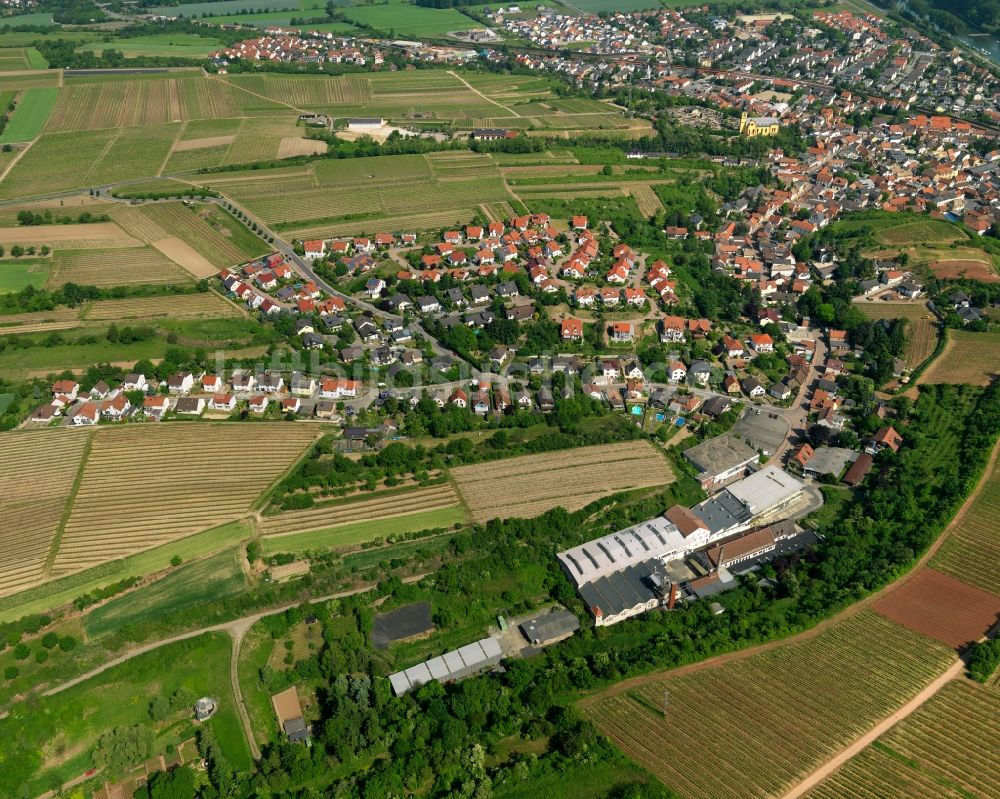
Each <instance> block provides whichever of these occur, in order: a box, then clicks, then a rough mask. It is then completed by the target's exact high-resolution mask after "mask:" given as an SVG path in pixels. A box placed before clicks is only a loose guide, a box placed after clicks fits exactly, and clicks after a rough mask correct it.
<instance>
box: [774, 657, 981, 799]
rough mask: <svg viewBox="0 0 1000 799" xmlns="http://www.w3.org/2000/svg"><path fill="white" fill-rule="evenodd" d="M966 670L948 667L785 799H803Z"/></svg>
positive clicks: (962, 665) (960, 665) (959, 664)
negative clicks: (800, 798)
mask: <svg viewBox="0 0 1000 799" xmlns="http://www.w3.org/2000/svg"><path fill="white" fill-rule="evenodd" d="M964 669H965V663H964V661H962V660H961V659H956V660H955V662H954V663H952V664H951V666H949V667H948V670H947V671H946V672H945V673H944V674H942V675H940V676H939V677H938V678H937V679H935V680H934V682H932V683H930V684H929V685H927V686H926V687H925V688H924V689H923V690H922V691H921V692H920V693H919V694H917V695H916V696H915V697H913V699H911V700H910V701H909V702H907V703H906V704H905V705H903V706H902V707H901V708H900V709H899V710H897V711H896V712H895V713H893V714H892V715H891V716H888V717H886V718H884V719H882V721H880V722H879V723H878V724H876V725H875V726H874V727H872V728H871V729H870V730H869V731H868V732H866V733H865V734H864V735H862V736H861V737H860V738H858V739H857V740H856V741H855V742H854V743H852V744H851V745H850V746H848V747H847V748H846V749H843V750H841V752H839V753H838V754H837V756H836V757H834V758H833V759H832V760H828V761H827V762H826V763H824V764H823V765H822V766H820V767H819V768H818V769H816V771H814V772H813V773H812V774H810V775H809V776H808V777H806V778H805V779H804V780H802V782H800V783H799V784H798V785H796V786H795V787H794V788H792V790H790V791H788V793H786V794H785V795H784V796H783V797H782V799H798V798H799V797H800V796H804V795H805V794H806V793H807V792H808V791H810V790H811V789H813V788H815V787H816V786H817V785H819V783H821V782H822V781H823V780H825V779H826V778H827V777H829V776H830V775H831V774H833V772H835V771H836V770H837V769H838V768H840V767H841V766H842V765H844V763H846V762H847V761H848V760H850V759H851V758H852V757H854V756H855V755H857V754H859V753H860V752H861V751H862V750H863V749H864V748H865V747H866V746H868V745H869V744H871V743H872V742H874V741H875V740H876V739H878V738H879V737H881V736H882V735H884V734H885V733H887V732H888V731H889V730H890V729H892V727H894V726H895V725H896V724H898V723H899V722H900V721H902V720H903V719H905V718H906V717H907V716H909V715H910V714H911V713H913V712H914V711H915V710H917V709H919V708H920V707H922V706H923V704H924V703H925V702H926V701H927V700H928V699H930V698H931V697H932V696H934V695H935V694H936V693H937V692H938V691H940V690H941V689H942V688H944V686H945V685H947V684H948V683H949V682H951V681H952V680H954V679H955V678H956V677H960V676H961V675H962V671H963V670H964Z"/></svg>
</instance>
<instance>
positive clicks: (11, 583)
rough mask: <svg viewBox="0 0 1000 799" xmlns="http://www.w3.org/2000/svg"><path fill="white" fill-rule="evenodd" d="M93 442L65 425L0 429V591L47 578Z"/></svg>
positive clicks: (15, 588) (4, 591) (7, 590)
mask: <svg viewBox="0 0 1000 799" xmlns="http://www.w3.org/2000/svg"><path fill="white" fill-rule="evenodd" d="M74 432H75V431H74ZM89 442H90V437H89V436H88V435H87V434H85V433H82V434H76V435H74V434H70V435H66V434H65V431H61V430H40V431H30V432H29V431H19V432H10V433H0V482H2V484H3V485H4V523H3V525H0V549H2V550H3V553H4V568H3V572H2V573H0V596H6V595H7V594H11V593H14V592H16V591H19V590H22V589H25V588H28V587H30V586H32V585H34V584H37V583H39V582H41V581H42V579H43V578H44V575H45V567H46V559H47V558H48V557H49V550H50V549H51V547H52V544H53V541H54V540H55V538H56V536H57V531H58V529H59V526H60V524H61V522H62V520H63V516H64V513H65V510H66V504H67V497H68V496H69V495H70V492H71V490H72V488H73V484H74V481H75V480H76V479H77V473H78V472H79V470H80V467H81V464H82V462H83V460H84V458H85V457H86V452H87V449H88V447H89Z"/></svg>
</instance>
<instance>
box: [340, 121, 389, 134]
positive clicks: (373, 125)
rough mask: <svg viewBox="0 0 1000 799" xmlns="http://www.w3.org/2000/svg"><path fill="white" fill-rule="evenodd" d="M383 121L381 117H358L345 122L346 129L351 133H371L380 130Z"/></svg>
mask: <svg viewBox="0 0 1000 799" xmlns="http://www.w3.org/2000/svg"><path fill="white" fill-rule="evenodd" d="M384 124H385V120H384V119H382V118H381V117H359V118H355V119H348V120H347V129H348V130H349V131H351V132H352V133H372V132H373V131H376V130H381V128H382V126H383V125H384Z"/></svg>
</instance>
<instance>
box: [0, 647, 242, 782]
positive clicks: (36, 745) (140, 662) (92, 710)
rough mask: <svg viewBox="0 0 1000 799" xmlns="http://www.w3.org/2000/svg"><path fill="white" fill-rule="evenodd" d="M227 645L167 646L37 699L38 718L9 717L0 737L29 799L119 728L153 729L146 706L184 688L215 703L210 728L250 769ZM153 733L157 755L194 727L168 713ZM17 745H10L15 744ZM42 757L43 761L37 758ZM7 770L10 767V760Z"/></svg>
mask: <svg viewBox="0 0 1000 799" xmlns="http://www.w3.org/2000/svg"><path fill="white" fill-rule="evenodd" d="M230 650H231V644H230V640H229V637H228V636H227V635H225V634H222V633H214V634H207V635H204V636H200V637H198V638H195V639H191V640H189V641H182V642H179V643H174V644H169V645H167V646H164V647H162V648H160V649H157V650H156V651H155V652H150V653H147V654H144V655H140V656H138V657H136V658H133V659H132V660H129V661H128V662H126V663H122V664H120V665H118V666H115V667H113V668H111V669H108V670H107V671H106V672H104V673H102V674H100V675H98V676H96V677H93V678H92V679H90V680H86V681H85V682H82V683H80V684H78V685H75V686H73V687H72V688H69V689H67V690H66V691H64V692H61V693H58V694H56V695H54V696H48V697H41V698H39V699H37V700H35V702H36V703H37V704H36V705H35V708H36V709H35V711H34V712H32V713H29V714H24V713H12V714H11V715H10V716H9V717H7V718H5V719H2V720H0V735H2V736H3V739H4V740H5V741H6V742H8V747H7V752H8V753H13V754H14V757H15V758H16V766H15V765H13V764H10V765H9V766H5V767H10V768H15V767H16V768H17V769H18V771H17V772H15V773H17V774H19V775H23V780H24V782H23V785H24V787H25V789H26V791H28V795H29V796H38V795H41V794H42V793H44V792H45V791H46V790H48V788H47V786H48V785H51V784H52V782H51V780H52V779H56V781H57V782H59V783H60V784H62V783H65V782H66V781H68V780H70V779H73V778H76V777H78V776H79V775H81V774H83V773H84V772H85V771H86V770H87V769H89V768H90V767H91V766H92V765H93V762H92V758H91V751H92V749H93V745H94V742H95V741H96V740H97V738H98V737H99V736H100V735H102V734H103V733H105V732H107V731H108V730H110V729H112V728H114V727H117V726H132V725H136V724H143V725H145V724H151V722H150V720H149V702H150V700H151V699H152V698H153V697H154V696H166V697H169V696H171V695H172V694H173V693H174V692H175V691H176V690H177V689H178V688H181V687H183V688H185V689H186V690H187V691H190V692H191V693H192V694H193V695H194V696H214V697H217V698H218V699H219V710H218V711H217V712H216V714H215V716H213V717H212V719H211V720H210V721H208V722H207V724H209V725H210V726H211V728H212V730H213V732H214V733H215V737H216V738H217V740H218V742H219V745H220V746H221V748H222V750H223V751H224V752H225V754H226V757H227V758H228V759H230V760H231V761H232V763H233V765H234V767H236V768H240V769H245V768H249V766H250V765H251V762H252V761H251V759H250V752H249V751H248V747H247V743H246V739H245V737H244V735H243V730H242V727H241V726H240V721H239V716H238V713H237V710H236V702H235V698H234V696H233V691H232V687H231V685H230V681H229V669H228V663H229V658H230ZM151 726H154V729H155V732H156V738H155V741H154V752H155V753H157V754H160V753H163V752H164V751H165V750H166V747H167V745H168V744H173V745H174V746H176V745H177V743H178V741H179V740H183V739H186V738H190V737H191V736H192V735H193V734H194V731H195V729H196V725H195V724H194V721H193V719H192V717H191V713H190V711H189V710H187V709H184V710H183V711H181V712H178V713H176V714H172V715H171V716H170V717H169V718H168V719H167V720H165V721H163V722H160V723H158V724H155V725H151ZM15 741H16V742H18V743H17V745H15V744H14V743H13V742H15ZM35 752H39V753H41V754H40V758H39V757H38V756H36V755H35V754H34V753H35ZM8 763H10V761H8Z"/></svg>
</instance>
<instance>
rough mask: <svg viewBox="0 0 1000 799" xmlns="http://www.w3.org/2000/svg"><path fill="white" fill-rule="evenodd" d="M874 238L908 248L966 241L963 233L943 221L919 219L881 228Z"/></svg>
mask: <svg viewBox="0 0 1000 799" xmlns="http://www.w3.org/2000/svg"><path fill="white" fill-rule="evenodd" d="M875 237H876V238H877V239H878V240H879V241H881V242H882V243H883V244H889V245H903V246H909V245H912V244H950V243H951V242H953V241H966V240H968V238H969V237H968V236H967V235H966V234H965V232H964V231H963V230H962V229H961V228H960V227H958V225H953V224H952V223H950V222H945V221H944V220H943V219H919V220H916V221H913V222H904V223H903V224H895V225H891V226H886V227H883V228H882V229H880V230H878V231H877V232H876V234H875Z"/></svg>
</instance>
